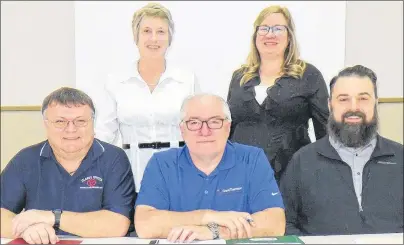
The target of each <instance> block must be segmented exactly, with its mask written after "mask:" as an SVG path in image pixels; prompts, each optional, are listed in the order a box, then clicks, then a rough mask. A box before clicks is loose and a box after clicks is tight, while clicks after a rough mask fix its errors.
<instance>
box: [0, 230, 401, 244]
mask: <svg viewBox="0 0 404 245" xmlns="http://www.w3.org/2000/svg"><path fill="white" fill-rule="evenodd" d="M61 239H64V240H65V239H67V240H82V241H83V242H82V243H81V244H147V243H149V241H150V240H146V239H138V238H134V237H113V238H76V237H61ZM300 239H301V240H302V241H303V242H304V243H306V244H383V243H384V244H403V233H388V234H366V235H334V236H302V237H300ZM11 240H12V239H6V238H1V244H6V243H7V242H9V241H11ZM212 242H213V243H214V244H219V243H222V244H223V242H224V240H220V241H218V240H215V241H206V242H205V243H204V242H197V243H199V244H208V243H210V244H213V243H212ZM164 243H165V242H164V241H162V242H161V243H160V244H164Z"/></svg>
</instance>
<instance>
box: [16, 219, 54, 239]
mask: <svg viewBox="0 0 404 245" xmlns="http://www.w3.org/2000/svg"><path fill="white" fill-rule="evenodd" d="M21 238H22V239H24V240H25V241H26V242H27V243H29V244H49V243H51V244H56V242H58V241H59V238H58V237H57V236H56V233H55V229H53V227H52V226H50V225H48V224H45V223H39V224H34V225H32V226H29V227H28V228H27V229H25V230H24V232H23V233H22V234H21Z"/></svg>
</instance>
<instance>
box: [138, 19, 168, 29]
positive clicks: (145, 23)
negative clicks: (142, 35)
mask: <svg viewBox="0 0 404 245" xmlns="http://www.w3.org/2000/svg"><path fill="white" fill-rule="evenodd" d="M140 27H142V28H146V27H150V28H160V27H161V28H168V23H167V20H165V19H163V18H161V17H152V16H145V17H143V19H142V21H141V22H140Z"/></svg>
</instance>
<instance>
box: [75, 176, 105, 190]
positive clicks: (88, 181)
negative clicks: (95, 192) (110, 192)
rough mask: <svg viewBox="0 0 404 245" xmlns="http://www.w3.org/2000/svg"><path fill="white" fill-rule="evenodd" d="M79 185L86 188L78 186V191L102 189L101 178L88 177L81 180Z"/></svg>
mask: <svg viewBox="0 0 404 245" xmlns="http://www.w3.org/2000/svg"><path fill="white" fill-rule="evenodd" d="M81 183H83V184H85V185H86V186H80V189H102V178H100V177H98V176H88V177H86V178H83V179H81Z"/></svg>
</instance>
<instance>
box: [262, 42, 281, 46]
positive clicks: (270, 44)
mask: <svg viewBox="0 0 404 245" xmlns="http://www.w3.org/2000/svg"><path fill="white" fill-rule="evenodd" d="M277 44H278V43H276V42H264V45H265V46H274V45H277Z"/></svg>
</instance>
